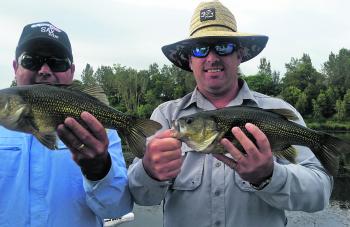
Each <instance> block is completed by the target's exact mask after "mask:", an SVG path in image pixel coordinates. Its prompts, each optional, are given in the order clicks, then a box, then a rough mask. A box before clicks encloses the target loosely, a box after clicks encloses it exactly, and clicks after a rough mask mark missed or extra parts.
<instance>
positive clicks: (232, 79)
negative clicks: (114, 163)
mask: <svg viewBox="0 0 350 227" xmlns="http://www.w3.org/2000/svg"><path fill="white" fill-rule="evenodd" d="M267 41H268V37H267V36H265V35H257V34H250V33H242V32H238V31H237V24H236V20H235V17H234V16H233V14H232V13H231V11H230V10H229V9H227V8H226V7H225V6H224V5H222V4H221V3H220V2H219V1H217V0H214V1H205V2H201V3H200V4H199V5H198V7H197V8H196V9H195V12H194V14H193V16H192V20H191V25H190V31H189V38H187V39H185V40H182V41H179V42H176V43H173V44H170V45H166V46H164V47H163V48H162V51H163V53H164V55H165V56H166V57H167V58H168V59H169V60H170V61H171V62H172V63H174V64H175V65H176V66H178V67H180V68H182V69H184V70H187V71H191V72H193V76H194V77H195V80H196V84H197V86H196V88H195V89H194V91H193V92H192V93H190V94H187V95H186V96H184V97H182V98H179V99H177V100H172V101H168V102H166V103H163V104H161V105H160V106H158V107H157V108H156V109H155V110H154V112H153V114H152V116H151V119H153V120H156V121H158V122H159V123H161V124H162V126H163V131H162V132H160V133H158V134H157V135H155V136H154V138H152V139H150V141H149V142H148V145H147V150H146V153H145V155H144V157H143V158H142V160H135V161H134V163H133V165H131V166H130V167H129V172H128V176H129V187H130V191H131V194H132V195H133V197H134V199H135V202H136V203H138V204H140V205H156V204H160V203H162V202H163V211H164V218H163V220H164V226H165V227H178V226H181V227H193V226H196V227H202V226H208V227H209V226H217V227H219V226H226V227H229V226H230V227H231V226H239V227H248V226H249V227H253V226H254V227H255V226H256V227H260V226H264V227H265V226H266V227H267V226H268V227H280V226H285V225H286V224H287V219H286V216H285V213H284V210H302V211H307V212H314V211H318V210H322V209H323V208H324V207H325V206H326V205H327V204H328V202H329V197H330V195H331V190H332V178H331V176H329V175H328V174H327V171H326V170H325V168H324V167H323V166H322V165H321V164H320V162H319V161H318V160H317V158H316V157H315V156H314V154H313V153H312V152H311V151H310V149H309V148H307V147H302V146H297V147H296V148H297V151H298V156H297V157H296V161H297V163H296V164H292V163H289V162H288V161H286V160H283V159H280V158H275V157H273V155H272V152H271V147H270V144H269V141H268V139H267V137H266V135H265V134H264V133H263V132H262V131H261V130H260V129H259V128H258V127H257V126H255V125H253V124H250V123H247V124H246V125H245V130H246V132H247V134H245V133H244V132H243V131H242V130H241V129H240V128H238V127H234V128H233V129H232V133H233V135H234V137H235V138H236V139H237V141H238V142H239V143H240V144H241V145H242V147H243V148H244V150H245V152H246V153H245V155H244V154H242V153H241V152H240V151H239V150H238V149H237V148H236V147H235V146H234V145H233V144H232V143H230V142H229V141H228V140H227V139H223V140H221V143H222V145H223V146H224V147H225V149H226V151H227V155H212V154H203V153H196V152H192V151H193V149H191V148H190V147H189V146H187V145H185V144H181V142H180V141H179V140H178V139H176V138H174V133H173V132H172V130H169V129H170V128H171V127H172V122H173V121H174V120H176V119H178V118H180V117H182V116H187V115H190V114H193V113H197V112H200V111H202V110H214V109H218V108H223V107H228V106H237V105H249V106H255V107H260V108H264V109H279V108H281V109H288V110H290V111H292V112H293V113H294V114H295V115H296V116H298V120H297V121H296V122H297V123H299V124H302V125H305V122H304V121H303V119H302V117H301V116H300V114H299V113H298V112H297V111H296V109H295V108H294V107H292V106H291V105H289V104H288V103H286V102H284V101H283V100H281V99H278V98H274V97H269V96H267V95H264V94H261V93H258V92H255V91H252V90H250V89H249V87H248V85H247V83H246V82H245V81H243V80H242V79H240V78H239V74H238V68H239V65H240V64H241V63H243V62H245V61H248V60H250V59H252V58H254V57H255V56H257V55H258V54H259V53H260V52H261V51H262V50H263V49H264V48H265V45H266V43H267ZM190 122H191V121H190ZM189 124H190V123H189ZM208 124H210V121H209V123H208ZM203 128H204V127H202V128H199V129H198V133H200V132H201V133H203V134H205V133H206V130H204V129H203ZM201 129H203V130H201ZM213 130H214V129H213ZM208 131H209V130H208ZM208 134H209V133H208ZM249 134H250V135H251V136H253V137H254V139H255V142H256V143H253V142H252V141H251V140H250V139H249V138H250V137H248V136H247V135H249ZM195 136H196V135H194V137H195ZM203 140H204V139H203ZM208 140H209V139H208ZM204 142H207V141H203V143H204Z"/></svg>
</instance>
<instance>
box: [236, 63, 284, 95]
mask: <svg viewBox="0 0 350 227" xmlns="http://www.w3.org/2000/svg"><path fill="white" fill-rule="evenodd" d="M258 69H259V71H258V73H257V74H256V75H250V76H243V75H242V76H241V78H242V79H244V80H245V81H246V82H247V84H248V85H249V87H250V88H251V89H252V90H254V91H257V92H260V93H263V94H266V95H271V96H277V95H278V94H279V93H280V91H281V88H280V84H279V83H280V80H279V73H277V72H276V71H273V72H272V70H271V64H270V62H269V61H267V60H266V58H261V59H260V65H259V66H258Z"/></svg>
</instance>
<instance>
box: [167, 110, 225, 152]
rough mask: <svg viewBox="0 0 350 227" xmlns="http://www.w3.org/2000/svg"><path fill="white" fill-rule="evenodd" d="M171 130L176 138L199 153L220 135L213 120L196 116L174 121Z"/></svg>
mask: <svg viewBox="0 0 350 227" xmlns="http://www.w3.org/2000/svg"><path fill="white" fill-rule="evenodd" d="M172 129H173V131H174V135H175V137H176V138H178V139H180V140H181V141H182V142H184V143H186V144H187V146H189V147H190V148H192V149H194V150H195V151H199V152H201V151H204V150H205V149H206V148H207V147H209V146H210V145H211V144H212V143H213V141H214V140H215V139H216V138H217V137H218V136H219V134H220V133H219V131H218V130H217V123H216V121H215V119H213V118H211V117H205V116H200V115H198V114H197V115H190V116H185V117H181V118H179V119H177V120H175V121H174V122H173V128H172Z"/></svg>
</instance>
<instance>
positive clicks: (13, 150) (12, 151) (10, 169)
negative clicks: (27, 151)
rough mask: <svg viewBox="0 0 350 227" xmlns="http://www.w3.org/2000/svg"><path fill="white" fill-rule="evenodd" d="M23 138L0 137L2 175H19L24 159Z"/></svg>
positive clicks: (0, 171)
mask: <svg viewBox="0 0 350 227" xmlns="http://www.w3.org/2000/svg"><path fill="white" fill-rule="evenodd" d="M22 144H23V139H22V138H4V137H0V159H1V164H0V177H12V176H15V175H17V173H18V171H19V169H20V166H21V163H22V162H21V159H22V149H23V145H22Z"/></svg>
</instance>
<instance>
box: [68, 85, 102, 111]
mask: <svg viewBox="0 0 350 227" xmlns="http://www.w3.org/2000/svg"><path fill="white" fill-rule="evenodd" d="M65 88H66V89H70V90H75V91H81V92H84V93H86V94H88V95H90V96H92V97H94V98H96V99H98V100H99V101H100V102H103V103H104V104H106V105H109V101H108V98H107V96H106V94H105V92H104V90H103V89H102V87H100V86H99V85H91V86H87V85H83V84H82V83H81V82H80V81H77V80H75V81H73V83H72V84H70V85H67V86H65Z"/></svg>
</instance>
